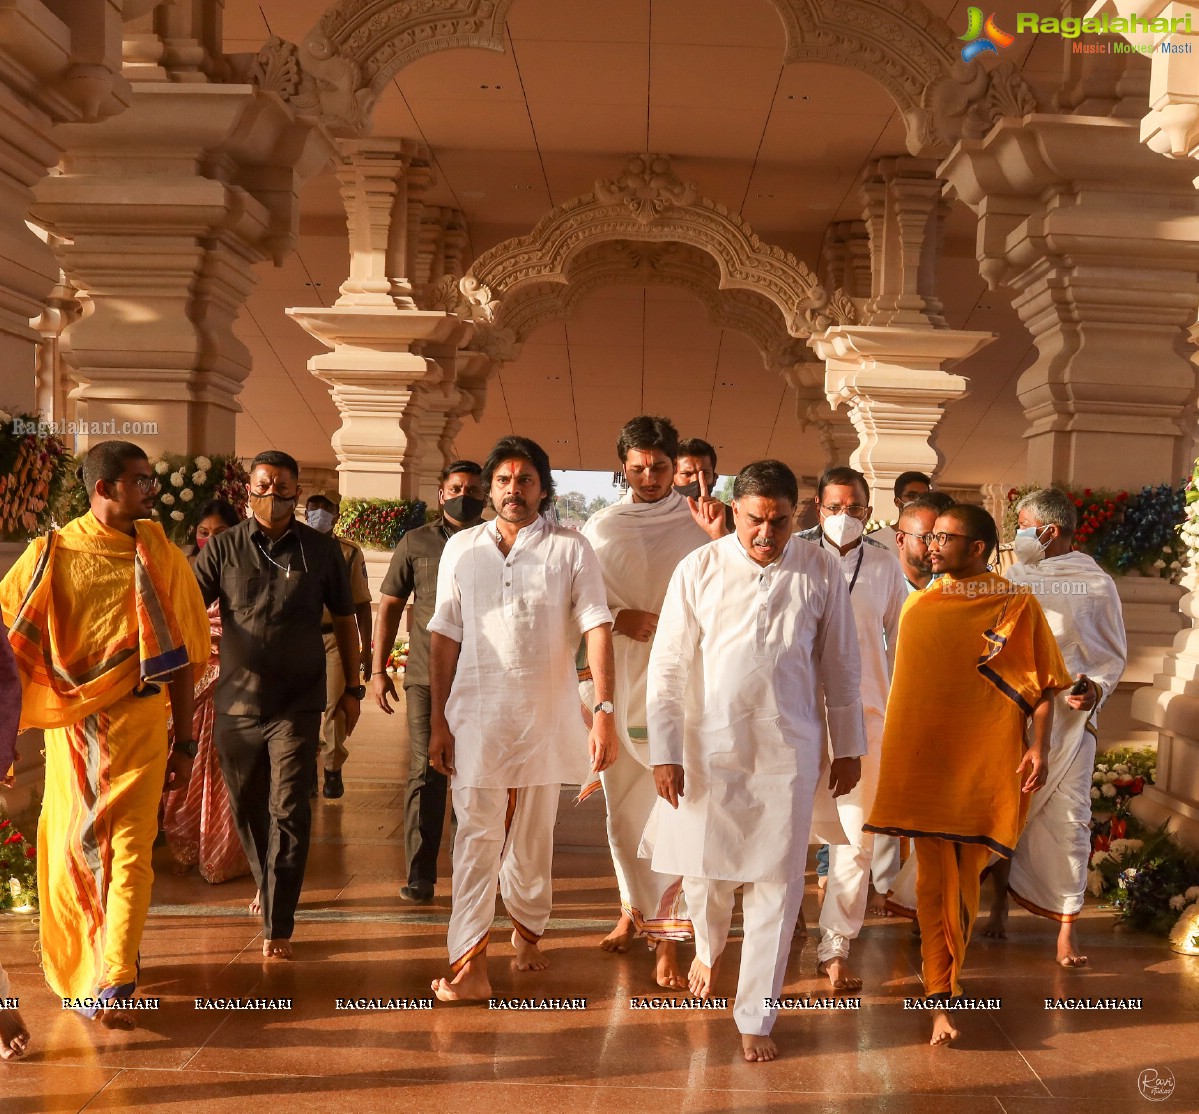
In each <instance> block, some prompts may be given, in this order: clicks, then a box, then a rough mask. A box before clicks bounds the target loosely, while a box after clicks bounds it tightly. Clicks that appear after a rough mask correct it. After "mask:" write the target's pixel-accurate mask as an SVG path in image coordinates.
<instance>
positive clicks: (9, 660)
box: [0, 622, 29, 1060]
mask: <svg viewBox="0 0 1199 1114" xmlns="http://www.w3.org/2000/svg"><path fill="white" fill-rule="evenodd" d="M20 719H21V675H20V673H19V672H18V670H17V660H16V658H14V657H13V652H12V646H10V645H9V642H8V628H7V627H5V625H4V623H3V622H0V785H11V784H12V782H11V780H9V771H10V770H11V769H12V765H13V762H14V761H15V760H16V753H17V724H18V723H19V722H20ZM10 994H11V988H10V986H9V982H8V972H6V971H5V970H4V968H3V967H2V966H0V1059H3V1060H15V1059H17V1058H18V1057H20V1056H24V1055H25V1050H26V1049H27V1048H28V1047H29V1030H28V1029H27V1028H25V1022H24V1021H23V1020H22V1019H21V1011H20V1010H18V1009H16V1008H15V1007H10V1006H9V1005H8V1000H9V998H10Z"/></svg>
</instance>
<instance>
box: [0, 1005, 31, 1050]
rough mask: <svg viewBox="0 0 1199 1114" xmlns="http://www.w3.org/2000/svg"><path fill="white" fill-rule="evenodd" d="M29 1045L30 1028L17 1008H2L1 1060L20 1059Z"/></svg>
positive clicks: (0, 1027)
mask: <svg viewBox="0 0 1199 1114" xmlns="http://www.w3.org/2000/svg"><path fill="white" fill-rule="evenodd" d="M28 1047H29V1030H28V1029H26V1028H25V1022H24V1021H22V1020H21V1015H20V1013H19V1012H18V1011H17V1010H0V1060H18V1059H20V1058H21V1057H22V1056H24V1055H25V1050H26V1049H27V1048H28Z"/></svg>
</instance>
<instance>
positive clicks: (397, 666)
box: [386, 638, 408, 673]
mask: <svg viewBox="0 0 1199 1114" xmlns="http://www.w3.org/2000/svg"><path fill="white" fill-rule="evenodd" d="M386 669H387V671H388V672H389V673H403V672H405V671H406V670H407V669H408V639H406V638H398V639H396V644H395V645H394V646H393V647H392V648H391V653H390V654H388V655H387V666H386Z"/></svg>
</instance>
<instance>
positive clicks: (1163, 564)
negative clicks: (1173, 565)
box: [1153, 557, 1166, 569]
mask: <svg viewBox="0 0 1199 1114" xmlns="http://www.w3.org/2000/svg"><path fill="white" fill-rule="evenodd" d="M1153 567H1154V568H1155V569H1164V568H1165V567H1166V562H1165V561H1163V560H1162V559H1161V558H1160V557H1159V558H1158V559H1157V560H1156V561H1154V562H1153Z"/></svg>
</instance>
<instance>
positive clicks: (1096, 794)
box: [1091, 785, 1102, 801]
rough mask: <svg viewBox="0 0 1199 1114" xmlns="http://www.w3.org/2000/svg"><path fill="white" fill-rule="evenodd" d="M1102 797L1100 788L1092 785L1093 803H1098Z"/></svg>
mask: <svg viewBox="0 0 1199 1114" xmlns="http://www.w3.org/2000/svg"><path fill="white" fill-rule="evenodd" d="M1101 796H1102V794H1101V793H1100V792H1099V786H1097V785H1092V786H1091V800H1092V801H1097V800H1099V798H1100V797H1101Z"/></svg>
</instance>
